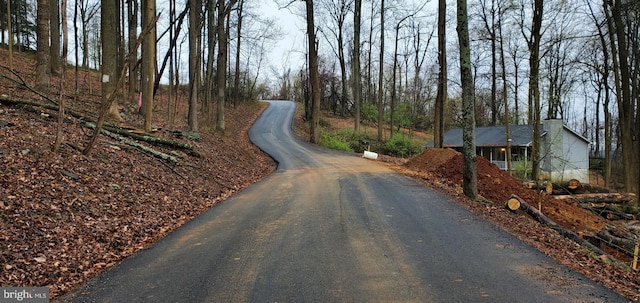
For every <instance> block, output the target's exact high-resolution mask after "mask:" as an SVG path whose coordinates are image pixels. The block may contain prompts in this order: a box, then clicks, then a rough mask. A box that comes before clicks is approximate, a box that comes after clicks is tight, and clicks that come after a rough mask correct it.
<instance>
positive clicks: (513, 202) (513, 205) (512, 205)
mask: <svg viewBox="0 0 640 303" xmlns="http://www.w3.org/2000/svg"><path fill="white" fill-rule="evenodd" d="M504 207H505V208H507V209H508V210H510V211H516V210H518V209H520V200H518V199H516V198H514V197H513V196H511V198H509V200H507V203H505V204H504Z"/></svg>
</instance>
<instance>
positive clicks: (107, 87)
mask: <svg viewBox="0 0 640 303" xmlns="http://www.w3.org/2000/svg"><path fill="white" fill-rule="evenodd" d="M116 1H118V0H101V1H100V3H101V6H102V8H101V9H100V12H101V15H100V20H101V21H100V28H101V32H102V35H101V37H102V39H101V44H102V66H101V68H100V72H101V74H102V104H103V106H105V105H109V104H110V106H109V110H108V115H109V116H110V117H112V118H114V119H118V120H120V119H122V118H121V117H120V113H119V110H118V102H116V100H113V101H112V102H107V100H109V99H110V98H111V95H112V94H115V93H116V83H117V78H118V73H117V71H116V69H117V66H118V48H117V44H116V43H114V41H116V39H119V37H118V31H117V27H118V24H116V23H115V22H113V20H116V16H115V15H116V14H118V11H117V6H116Z"/></svg>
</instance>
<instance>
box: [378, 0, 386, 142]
mask: <svg viewBox="0 0 640 303" xmlns="http://www.w3.org/2000/svg"><path fill="white" fill-rule="evenodd" d="M384 12H385V7H384V0H381V1H380V62H379V63H380V70H379V71H378V141H381V142H382V141H383V139H384V137H383V133H382V129H383V124H384V123H383V122H384V119H383V116H384V115H383V114H384V104H383V102H382V101H383V95H384V89H383V88H382V87H383V80H384V77H383V75H384V72H383V71H384Z"/></svg>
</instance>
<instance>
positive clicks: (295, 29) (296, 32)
mask: <svg viewBox="0 0 640 303" xmlns="http://www.w3.org/2000/svg"><path fill="white" fill-rule="evenodd" d="M303 9H304V5H303V3H302V2H300V1H296V2H295V3H293V4H292V7H291V8H282V9H279V8H278V4H277V3H276V2H275V1H274V0H263V1H262V3H261V8H260V10H259V12H260V13H261V14H262V16H263V17H265V18H273V19H274V20H276V22H278V23H279V25H280V28H281V30H282V36H281V40H280V41H278V42H277V43H276V47H275V48H274V49H273V50H272V51H271V52H270V54H269V62H268V63H267V67H268V68H269V67H271V68H275V69H277V70H278V71H280V72H282V71H284V69H286V68H287V67H290V68H291V69H292V72H294V71H297V70H299V69H300V67H301V66H303V65H304V60H305V52H306V48H307V47H306V44H305V43H306V42H305V33H306V28H305V27H306V25H305V23H304V19H303V18H302V16H298V15H295V14H294V13H295V12H302V11H303ZM264 71H265V72H266V73H267V74H271V69H270V68H269V69H265V70H264ZM265 72H263V74H264V73H265ZM270 76H275V75H270Z"/></svg>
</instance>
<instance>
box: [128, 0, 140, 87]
mask: <svg viewBox="0 0 640 303" xmlns="http://www.w3.org/2000/svg"><path fill="white" fill-rule="evenodd" d="M127 16H128V18H127V19H128V21H129V22H128V25H129V27H128V29H129V31H128V36H129V39H128V41H129V43H128V52H129V99H130V100H136V89H137V87H138V85H137V84H138V76H137V74H138V73H137V70H136V66H137V61H138V54H137V52H133V50H134V49H135V46H136V39H137V37H138V1H136V0H127Z"/></svg>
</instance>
